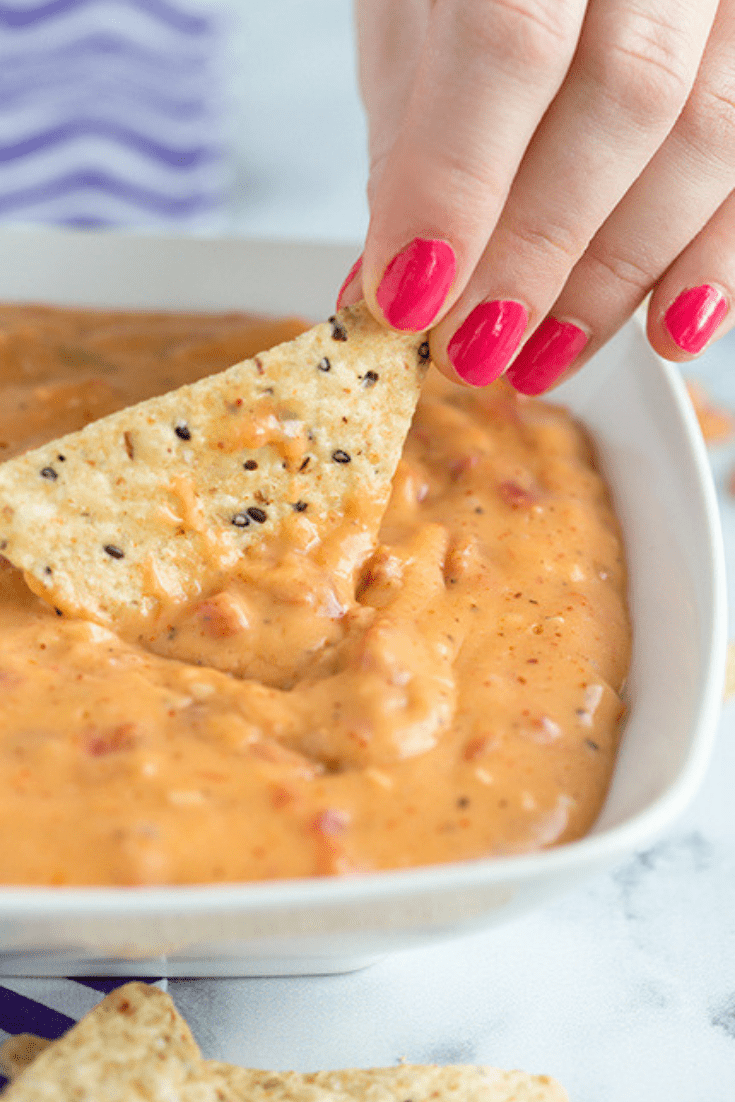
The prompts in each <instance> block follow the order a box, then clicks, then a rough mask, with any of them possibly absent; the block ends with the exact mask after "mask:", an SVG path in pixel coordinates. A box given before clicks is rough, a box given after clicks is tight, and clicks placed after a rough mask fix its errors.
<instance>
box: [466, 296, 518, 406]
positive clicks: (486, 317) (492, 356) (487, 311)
mask: <svg viewBox="0 0 735 1102" xmlns="http://www.w3.org/2000/svg"><path fill="white" fill-rule="evenodd" d="M527 325H528V314H527V312H526V310H525V309H524V307H523V306H521V304H520V302H512V301H510V300H500V301H496V302H481V303H480V305H479V306H476V307H475V309H474V310H473V311H472V313H471V314H468V315H467V317H466V318H465V320H464V321H463V322H462V324H461V325H460V327H459V329H458V330H457V331H456V333H455V334H454V336H453V337H452V339H451V340H450V342H449V344H448V345H447V355H448V357H449V359H450V360H451V363H452V367H453V368H454V370H455V371H456V372H457V374H458V375H459V376H460V377H461V378H462V379H464V381H465V382H466V383H471V384H472V386H487V384H488V383H491V382H492V381H493V379H497V378H498V376H499V375H502V374H503V372H504V370H505V369H506V367H507V366H508V364H509V362H510V360H511V358H512V356H513V353H514V352H515V350H516V349H517V348H518V345H519V344H520V343H521V338H522V337H523V334H524V333H525V331H526V326H527Z"/></svg>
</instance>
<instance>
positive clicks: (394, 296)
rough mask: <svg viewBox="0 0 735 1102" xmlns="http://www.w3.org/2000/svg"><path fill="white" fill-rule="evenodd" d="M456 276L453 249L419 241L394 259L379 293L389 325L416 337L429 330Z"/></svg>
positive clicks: (437, 242) (441, 244)
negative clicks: (410, 332)
mask: <svg viewBox="0 0 735 1102" xmlns="http://www.w3.org/2000/svg"><path fill="white" fill-rule="evenodd" d="M456 272H457V258H456V257H455V255H454V249H453V248H452V246H451V245H449V244H447V242H446V241H425V240H424V239H423V238H421V237H417V238H415V240H413V241H412V242H411V244H410V245H407V246H406V248H405V249H403V250H402V251H401V252H400V253H398V255H397V256H394V257H393V259H392V260H391V262H390V264H389V265H388V267H387V268H386V269H385V272H384V273H383V278H382V279H381V281H380V285H379V287H378V290H377V291H376V293H375V297H376V298H377V300H378V306H380V309H381V310H382V311H383V313H384V314H385V317H386V320H387V322H388V324H389V325H392V326H393V328H394V329H405V330H410V331H412V332H415V333H420V332H421V331H422V330H424V329H428V328H429V326H430V325H431V323H432V322H433V320H434V318H435V317H436V315H437V314H438V313H439V311H440V309H441V307H442V304H443V303H444V299H445V298H446V297H447V292H448V291H449V288H450V287H451V286H452V283H453V282H454V277H455V275H456Z"/></svg>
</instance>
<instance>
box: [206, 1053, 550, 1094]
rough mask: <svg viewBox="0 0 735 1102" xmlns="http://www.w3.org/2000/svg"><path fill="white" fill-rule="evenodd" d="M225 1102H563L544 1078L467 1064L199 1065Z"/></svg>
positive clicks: (542, 1076)
mask: <svg viewBox="0 0 735 1102" xmlns="http://www.w3.org/2000/svg"><path fill="white" fill-rule="evenodd" d="M205 1067H207V1068H208V1072H209V1075H210V1077H211V1078H212V1080H213V1081H216V1080H217V1078H218V1077H219V1079H220V1082H221V1085H222V1089H223V1090H224V1092H225V1094H224V1097H225V1098H226V1099H227V1102H407V1099H410V1102H569V1099H568V1095H567V1093H566V1091H565V1090H564V1089H563V1087H561V1086H560V1084H559V1083H557V1082H556V1081H555V1080H554V1079H550V1078H549V1076H547V1075H529V1074H528V1073H527V1072H524V1071H501V1070H500V1069H499V1068H490V1067H476V1066H472V1065H457V1064H455V1065H453V1066H449V1067H440V1066H437V1065H421V1064H401V1065H400V1066H399V1067H395V1068H348V1069H345V1070H344V1071H317V1072H313V1073H311V1074H302V1073H299V1072H295V1071H286V1072H272V1071H254V1070H252V1069H248V1068H237V1067H232V1066H230V1065H228V1064H216V1063H215V1062H214V1061H209V1062H208V1063H206V1064H205Z"/></svg>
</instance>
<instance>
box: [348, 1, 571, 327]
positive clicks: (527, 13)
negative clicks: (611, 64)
mask: <svg viewBox="0 0 735 1102" xmlns="http://www.w3.org/2000/svg"><path fill="white" fill-rule="evenodd" d="M585 7H586V0H481V2H480V0H443V2H442V3H435V4H433V6H432V7H431V14H430V18H429V22H428V26H427V29H426V35H425V38H424V41H423V43H422V48H421V52H420V55H419V57H418V60H417V61H416V67H415V76H414V80H413V83H412V86H411V91H410V96H409V98H408V102H407V104H406V107H405V111H404V113H403V116H402V120H401V125H400V126H399V127H398V129H397V132H396V133H395V136H393V135H389V137H388V139H387V140H386V141H383V142H381V141H380V139H379V138H378V137H377V136H376V137H374V139H373V146H374V149H375V151H376V154H377V156H378V157H379V158H380V157H382V160H379V163H378V164H377V168H376V169H375V171H374V174H373V178H372V179H371V185H370V198H371V222H370V228H369V232H368V236H367V241H366V246H365V252H364V261H363V269H362V285H363V289H364V293H365V298H366V300H367V302H368V304H369V305H370V307H371V309H372V310H373V311H374V312H375V314H376V316H378V317H381V318H383V319H384V320H385V321H387V322H388V324H390V325H393V326H394V327H395V328H399V329H414V330H419V329H425V328H427V327H429V326H430V325H431V324H432V323H433V322H434V321H435V320H436V318H437V317H438V316H440V315H441V313H442V312H443V311H445V310H446V309H447V308H448V307H449V306H450V305H451V304H452V302H453V301H454V300H456V298H457V297H458V295H459V294H460V293H461V291H462V290H463V288H464V286H465V284H466V283H467V280H468V279H469V277H470V275H471V273H472V271H473V270H474V268H475V266H476V264H477V261H478V259H479V257H480V256H481V254H482V252H483V249H484V247H485V244H486V242H487V240H488V238H489V236H490V234H491V232H492V230H493V229H494V227H495V224H496V222H497V219H498V216H499V214H500V212H501V210H502V208H503V205H504V203H505V200H506V197H507V194H508V191H509V189H510V187H511V184H512V181H513V178H514V176H515V173H516V171H517V168H518V165H519V163H520V161H521V158H522V157H523V154H524V151H525V149H526V146H527V145H528V142H529V140H530V138H531V136H532V134H533V132H534V130H535V129H536V127H537V126H538V124H539V121H540V120H541V118H542V116H543V114H544V112H545V111H546V109H547V107H548V105H549V103H550V102H551V100H552V99H553V97H554V95H555V94H556V92H557V90H558V88H559V86H560V84H561V82H562V80H563V78H564V75H565V72H566V70H567V68H568V65H569V62H570V60H571V57H572V54H573V51H574V47H575V44H576V40H577V37H578V33H579V27H580V25H581V21H582V18H583V15H584V10H585ZM381 117H382V116H381ZM378 125H379V127H380V126H381V125H382V123H380V119H379V123H378ZM372 129H373V130H374V128H372ZM385 146H388V147H389V148H388V151H387V152H385Z"/></svg>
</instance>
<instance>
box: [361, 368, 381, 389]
mask: <svg viewBox="0 0 735 1102" xmlns="http://www.w3.org/2000/svg"><path fill="white" fill-rule="evenodd" d="M379 378H380V376H379V375H378V373H377V371H366V372H365V375H364V377H363V380H362V385H363V386H375V384H376V383H377V381H378V379H379Z"/></svg>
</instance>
